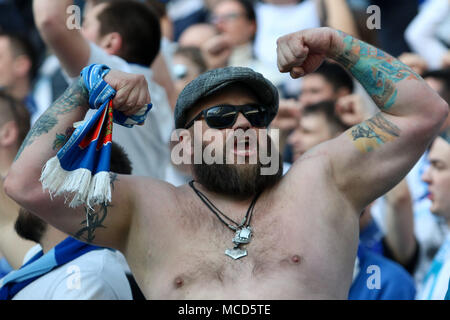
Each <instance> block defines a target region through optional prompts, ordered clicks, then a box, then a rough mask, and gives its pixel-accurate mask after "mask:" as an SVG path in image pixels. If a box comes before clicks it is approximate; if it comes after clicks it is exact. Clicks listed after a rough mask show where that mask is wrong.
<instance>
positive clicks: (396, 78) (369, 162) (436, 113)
mask: <svg viewBox="0 0 450 320" xmlns="http://www.w3.org/2000/svg"><path fill="white" fill-rule="evenodd" d="M324 58H330V59H332V60H334V61H336V62H338V63H340V64H341V65H342V66H343V67H344V68H345V69H347V70H348V71H349V72H350V73H351V74H352V75H353V76H354V77H355V78H356V79H357V80H358V81H359V82H360V83H361V84H362V85H363V87H364V88H365V89H366V91H367V92H368V93H369V94H370V96H371V97H372V99H373V100H374V101H375V103H376V104H377V106H378V108H379V109H380V112H379V113H377V114H376V115H375V116H373V117H372V118H370V119H368V120H366V121H364V122H362V123H360V124H358V125H356V126H354V127H352V128H350V129H349V130H347V131H346V132H345V133H344V134H342V135H341V136H339V137H337V138H336V139H333V140H331V141H329V142H327V143H324V144H323V145H321V146H319V147H318V148H316V149H315V151H312V152H317V151H320V153H321V154H325V155H326V156H327V157H328V159H329V164H330V168H331V170H330V172H331V173H332V175H333V179H334V181H335V182H336V184H337V186H338V188H339V190H341V192H342V193H343V194H344V196H346V197H347V198H348V199H349V201H350V202H351V203H352V204H353V205H354V207H355V209H356V211H360V210H361V209H362V208H364V207H365V206H366V205H367V204H368V203H370V202H371V201H373V200H374V199H376V198H377V197H379V196H380V195H382V194H384V193H385V192H387V191H388V190H389V189H391V188H392V187H393V186H395V185H396V184H397V183H398V182H399V181H400V180H401V179H402V178H403V177H404V176H405V175H406V173H407V172H408V171H409V170H410V169H411V167H412V166H413V165H414V163H415V162H416V161H417V160H418V159H419V157H420V155H421V154H422V153H423V152H424V151H425V149H426V147H427V146H428V144H429V143H430V141H431V140H432V139H433V138H434V137H435V135H436V134H437V133H438V131H439V128H440V126H441V125H442V123H443V121H444V120H445V118H446V116H447V114H448V105H447V104H446V103H445V102H444V101H443V100H442V99H441V98H440V97H439V96H438V95H437V94H436V93H435V92H434V91H433V90H432V89H431V88H430V87H428V86H427V85H426V83H425V82H424V81H423V80H422V79H421V78H420V76H418V75H417V74H415V73H414V72H413V71H412V70H411V69H410V68H409V67H407V66H406V65H404V64H403V63H401V62H400V61H398V60H397V59H395V58H393V57H392V56H390V55H389V54H387V53H385V52H383V51H381V50H379V49H377V48H375V47H373V46H371V45H369V44H367V43H364V42H362V41H359V40H357V39H355V38H353V37H351V36H349V35H346V34H344V33H342V32H339V31H336V30H334V29H331V28H318V29H309V30H304V31H300V32H296V33H293V34H289V35H286V36H284V37H282V38H280V39H279V40H278V65H279V69H280V71H282V72H290V73H291V76H293V77H299V76H302V75H304V74H306V73H309V72H312V71H313V70H315V69H316V68H317V67H318V66H319V65H320V64H321V63H322V61H323V59H324Z"/></svg>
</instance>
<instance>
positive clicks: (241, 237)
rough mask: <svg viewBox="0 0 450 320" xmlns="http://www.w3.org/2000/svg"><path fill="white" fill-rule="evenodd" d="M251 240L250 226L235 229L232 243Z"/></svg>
mask: <svg viewBox="0 0 450 320" xmlns="http://www.w3.org/2000/svg"><path fill="white" fill-rule="evenodd" d="M251 240H252V228H250V227H245V228H242V229H240V230H237V231H236V233H235V235H234V238H233V243H234V244H236V245H238V244H246V243H249V242H250V241H251Z"/></svg>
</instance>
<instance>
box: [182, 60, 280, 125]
mask: <svg viewBox="0 0 450 320" xmlns="http://www.w3.org/2000/svg"><path fill="white" fill-rule="evenodd" d="M232 83H244V84H246V85H247V86H248V87H250V88H251V89H252V91H253V93H254V94H255V95H256V96H257V97H258V100H259V102H261V103H262V104H264V105H265V106H266V107H267V108H268V109H269V110H268V112H269V118H270V121H272V120H273V118H274V117H275V115H276V114H277V112H278V102H279V101H278V91H277V89H276V88H275V86H274V85H273V84H272V83H271V82H270V81H269V80H267V79H266V78H264V77H263V75H262V74H260V73H258V72H255V71H253V70H252V69H250V68H244V67H226V68H220V69H213V70H210V71H208V72H205V73H203V74H201V75H200V76H199V77H197V78H196V79H194V80H193V81H191V82H190V83H189V84H188V85H187V86H186V87H185V88H184V89H183V91H182V92H181V93H180V95H179V96H178V100H177V104H176V106H175V112H174V118H175V128H177V129H179V128H184V126H185V125H186V122H187V113H188V111H189V110H190V109H191V108H192V107H193V106H194V105H195V103H196V102H197V101H198V100H199V99H201V98H204V97H207V96H210V95H212V94H214V93H215V92H217V91H219V90H220V89H222V88H224V87H226V86H228V85H230V84H232Z"/></svg>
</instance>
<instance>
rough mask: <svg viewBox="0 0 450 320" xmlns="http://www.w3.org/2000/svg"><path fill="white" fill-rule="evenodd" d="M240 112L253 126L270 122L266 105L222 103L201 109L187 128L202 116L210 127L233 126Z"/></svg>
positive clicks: (261, 125)
mask: <svg viewBox="0 0 450 320" xmlns="http://www.w3.org/2000/svg"><path fill="white" fill-rule="evenodd" d="M239 112H240V113H242V114H243V115H244V117H245V118H246V119H247V120H248V121H249V122H250V124H251V125H252V126H253V127H258V128H261V127H267V126H268V125H269V123H270V119H269V114H268V112H267V109H266V108H265V107H264V106H261V105H258V104H244V105H240V106H234V105H230V104H222V105H218V106H214V107H210V108H208V109H205V110H203V111H201V112H200V113H199V114H198V115H196V116H195V118H194V119H192V120H191V121H190V122H189V123H188V124H187V125H186V127H185V128H186V129H189V128H190V127H192V125H193V124H194V122H195V121H196V120H199V119H201V118H202V117H203V118H205V121H206V124H207V125H208V126H209V127H210V128H213V129H225V128H231V127H232V126H233V125H234V123H235V122H236V119H237V117H238V114H239Z"/></svg>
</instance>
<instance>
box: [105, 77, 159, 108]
mask: <svg viewBox="0 0 450 320" xmlns="http://www.w3.org/2000/svg"><path fill="white" fill-rule="evenodd" d="M104 80H105V81H106V82H107V83H108V84H109V85H110V86H111V87H113V88H114V89H115V90H116V96H115V97H114V99H113V107H114V109H116V110H118V111H121V112H123V113H124V114H125V115H127V116H129V115H132V114H135V113H136V112H138V111H139V110H140V109H141V108H142V107H143V106H144V105H146V104H148V103H150V101H151V100H150V93H149V92H148V84H147V80H145V77H144V76H143V75H138V74H130V73H126V72H121V71H117V70H111V71H110V72H109V73H108V74H107V75H106V76H105V78H104Z"/></svg>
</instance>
